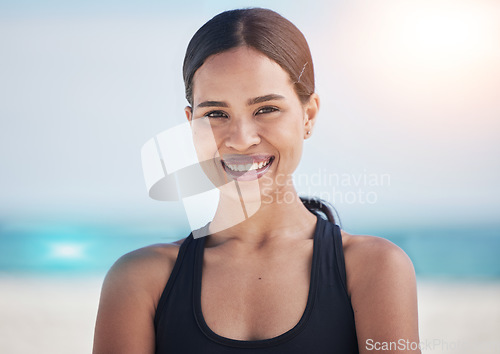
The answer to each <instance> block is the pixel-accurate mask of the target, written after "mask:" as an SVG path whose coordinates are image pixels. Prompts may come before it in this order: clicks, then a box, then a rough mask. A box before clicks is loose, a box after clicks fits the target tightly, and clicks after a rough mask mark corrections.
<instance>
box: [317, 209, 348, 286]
mask: <svg viewBox="0 0 500 354" xmlns="http://www.w3.org/2000/svg"><path fill="white" fill-rule="evenodd" d="M318 222H320V223H321V224H322V229H323V232H320V233H319V235H320V236H321V237H320V238H319V240H318V241H320V242H321V246H320V250H321V252H320V262H321V270H322V271H321V275H320V278H321V281H322V282H323V284H331V283H332V282H336V283H340V284H341V286H342V289H343V290H344V292H345V293H346V294H347V281H346V269H345V259H344V250H343V246H342V234H341V232H340V227H339V226H338V225H336V224H334V223H332V222H330V221H328V220H324V219H322V218H320V217H319V218H318Z"/></svg>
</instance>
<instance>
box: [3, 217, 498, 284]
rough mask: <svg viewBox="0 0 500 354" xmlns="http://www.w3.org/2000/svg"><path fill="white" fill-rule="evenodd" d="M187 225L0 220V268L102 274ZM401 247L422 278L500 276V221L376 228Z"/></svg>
mask: <svg viewBox="0 0 500 354" xmlns="http://www.w3.org/2000/svg"><path fill="white" fill-rule="evenodd" d="M188 234H189V229H188V228H183V227H175V228H169V229H164V228H150V227H149V228H148V227H145V226H140V225H139V226H135V227H130V226H127V227H125V226H110V225H106V226H103V225H88V224H64V225H63V224H52V225H47V224H45V225H43V226H42V225H31V226H26V225H20V224H18V225H17V226H15V225H9V224H3V225H2V224H0V272H1V273H14V274H15V273H23V274H25V273H28V274H33V275H36V274H40V275H47V274H74V275H84V274H88V275H90V274H99V275H102V274H104V273H105V272H106V271H107V269H109V267H110V266H111V265H112V264H113V262H115V261H116V259H118V258H119V257H120V256H121V255H123V254H125V253H127V252H130V251H132V250H134V249H137V248H140V247H144V246H147V245H150V244H154V243H165V242H171V241H174V240H178V239H180V238H183V237H185V236H187V235H188ZM372 234H375V235H383V236H384V238H387V239H389V240H390V241H392V242H394V243H395V244H397V245H398V246H399V247H401V248H402V249H403V250H404V251H405V252H406V253H407V254H408V255H409V256H410V258H411V259H412V261H413V264H414V266H415V271H416V273H417V276H419V277H425V278H442V277H445V278H474V279H476V278H482V279H496V280H498V279H500V256H499V251H500V226H494V227H474V228H472V227H471V228H459V227H455V226H453V227H446V226H442V227H433V228H420V229H419V228H405V229H401V230H377V232H376V233H372Z"/></svg>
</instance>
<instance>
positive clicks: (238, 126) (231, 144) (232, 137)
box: [225, 120, 260, 151]
mask: <svg viewBox="0 0 500 354" xmlns="http://www.w3.org/2000/svg"><path fill="white" fill-rule="evenodd" d="M259 143H260V136H259V132H258V127H257V126H256V124H255V123H254V122H251V121H246V120H239V121H233V122H231V125H230V127H229V130H228V134H227V136H226V141H225V144H226V147H228V148H232V149H235V150H238V151H245V150H247V149H249V148H250V147H252V146H254V145H258V144H259Z"/></svg>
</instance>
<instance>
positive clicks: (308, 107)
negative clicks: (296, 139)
mask: <svg viewBox="0 0 500 354" xmlns="http://www.w3.org/2000/svg"><path fill="white" fill-rule="evenodd" d="M318 112H319V96H318V94H317V93H313V94H312V95H311V97H310V98H309V101H308V102H307V103H306V104H305V106H304V139H307V138H309V137H310V136H311V134H312V130H313V128H314V124H315V123H316V117H317V116H318Z"/></svg>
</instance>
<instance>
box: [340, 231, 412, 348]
mask: <svg viewBox="0 0 500 354" xmlns="http://www.w3.org/2000/svg"><path fill="white" fill-rule="evenodd" d="M351 239H352V241H353V242H352V243H351V244H350V245H349V247H346V248H347V249H346V250H345V253H346V269H347V272H348V274H347V277H348V278H347V279H348V288H349V292H350V294H351V303H352V306H353V309H354V316H355V321H356V332H357V336H358V345H359V352H360V353H362V354H366V353H385V354H397V353H420V350H419V349H418V343H419V337H418V319H417V317H418V313H417V289H416V280H415V272H414V269H413V265H412V263H411V261H410V259H409V258H408V256H407V255H406V254H405V253H404V252H403V251H402V250H401V249H400V248H399V247H397V246H396V245H394V244H392V243H391V242H389V241H387V240H385V239H381V238H378V237H372V236H353V237H351Z"/></svg>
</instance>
